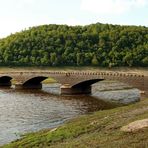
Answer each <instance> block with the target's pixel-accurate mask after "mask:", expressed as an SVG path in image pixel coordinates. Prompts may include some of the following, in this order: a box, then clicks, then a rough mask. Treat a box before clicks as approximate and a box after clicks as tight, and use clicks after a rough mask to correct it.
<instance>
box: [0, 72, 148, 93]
mask: <svg viewBox="0 0 148 148" xmlns="http://www.w3.org/2000/svg"><path fill="white" fill-rule="evenodd" d="M49 77H51V78H53V79H55V80H56V81H57V82H58V83H60V84H61V94H81V93H85V94H89V93H91V85H92V84H94V83H96V82H99V81H102V80H116V81H120V82H123V83H126V84H128V85H130V86H133V87H134V88H138V89H139V90H141V91H144V92H146V93H147V92H148V76H144V75H139V74H135V73H126V72H102V71H101V72H88V71H87V72H86V71H70V72H67V71H32V72H30V71H28V72H27V71H21V72H20V71H18V72H17V71H16V72H0V86H1V87H2V86H11V80H12V79H13V80H14V81H15V88H16V89H20V88H36V89H37V88H40V89H41V88H42V83H41V82H42V81H43V80H45V79H47V78H49Z"/></svg>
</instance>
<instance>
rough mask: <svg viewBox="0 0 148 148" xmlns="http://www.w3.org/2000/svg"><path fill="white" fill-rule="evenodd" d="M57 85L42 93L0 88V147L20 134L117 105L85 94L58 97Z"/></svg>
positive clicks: (48, 87) (45, 88)
mask: <svg viewBox="0 0 148 148" xmlns="http://www.w3.org/2000/svg"><path fill="white" fill-rule="evenodd" d="M58 91H59V89H58V87H57V86H56V87H55V86H54V85H53V86H52V87H51V86H48V85H44V86H43V89H42V90H15V89H14V88H9V89H8V88H1V89H0V145H3V144H6V143H9V142H11V141H13V140H16V139H18V138H20V135H22V134H24V133H27V132H33V131H38V130H41V129H46V128H53V127H56V126H59V125H60V124H62V123H64V122H65V121H67V120H69V119H71V118H74V117H77V116H79V115H83V114H88V113H91V112H94V111H98V110H103V109H109V108H113V107H115V106H116V105H113V104H111V103H105V102H103V101H101V100H98V99H96V98H93V97H92V96H86V95H75V96H60V95H53V94H51V93H55V94H56V93H57V92H58Z"/></svg>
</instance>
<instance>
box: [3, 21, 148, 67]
mask: <svg viewBox="0 0 148 148" xmlns="http://www.w3.org/2000/svg"><path fill="white" fill-rule="evenodd" d="M0 66H102V67H114V66H148V28H147V27H143V26H139V27H137V26H120V25H110V24H100V23H97V24H91V25H87V26H74V27H72V26H67V25H43V26H38V27H32V28H29V29H28V30H24V31H22V32H19V33H16V34H12V35H10V36H8V37H7V38H4V39H0Z"/></svg>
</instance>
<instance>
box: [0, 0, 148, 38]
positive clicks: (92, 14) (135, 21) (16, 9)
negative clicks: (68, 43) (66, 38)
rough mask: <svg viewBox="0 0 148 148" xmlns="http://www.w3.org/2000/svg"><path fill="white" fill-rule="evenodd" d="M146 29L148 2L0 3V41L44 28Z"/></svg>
mask: <svg viewBox="0 0 148 148" xmlns="http://www.w3.org/2000/svg"><path fill="white" fill-rule="evenodd" d="M97 22H100V23H108V24H120V25H138V26H139V25H141V26H148V0H0V38H4V37H6V36H8V35H10V34H11V33H15V32H19V31H21V30H24V29H28V27H32V26H38V25H44V24H67V25H73V26H74V25H88V24H92V23H97Z"/></svg>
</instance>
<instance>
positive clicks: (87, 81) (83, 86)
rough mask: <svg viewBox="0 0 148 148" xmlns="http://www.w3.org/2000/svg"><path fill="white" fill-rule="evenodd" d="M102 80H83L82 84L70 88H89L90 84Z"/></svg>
mask: <svg viewBox="0 0 148 148" xmlns="http://www.w3.org/2000/svg"><path fill="white" fill-rule="evenodd" d="M102 80H104V79H89V80H83V81H82V82H79V83H77V84H75V85H73V86H72V88H86V87H90V86H91V85H92V84H94V83H97V82H99V81H102Z"/></svg>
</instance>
